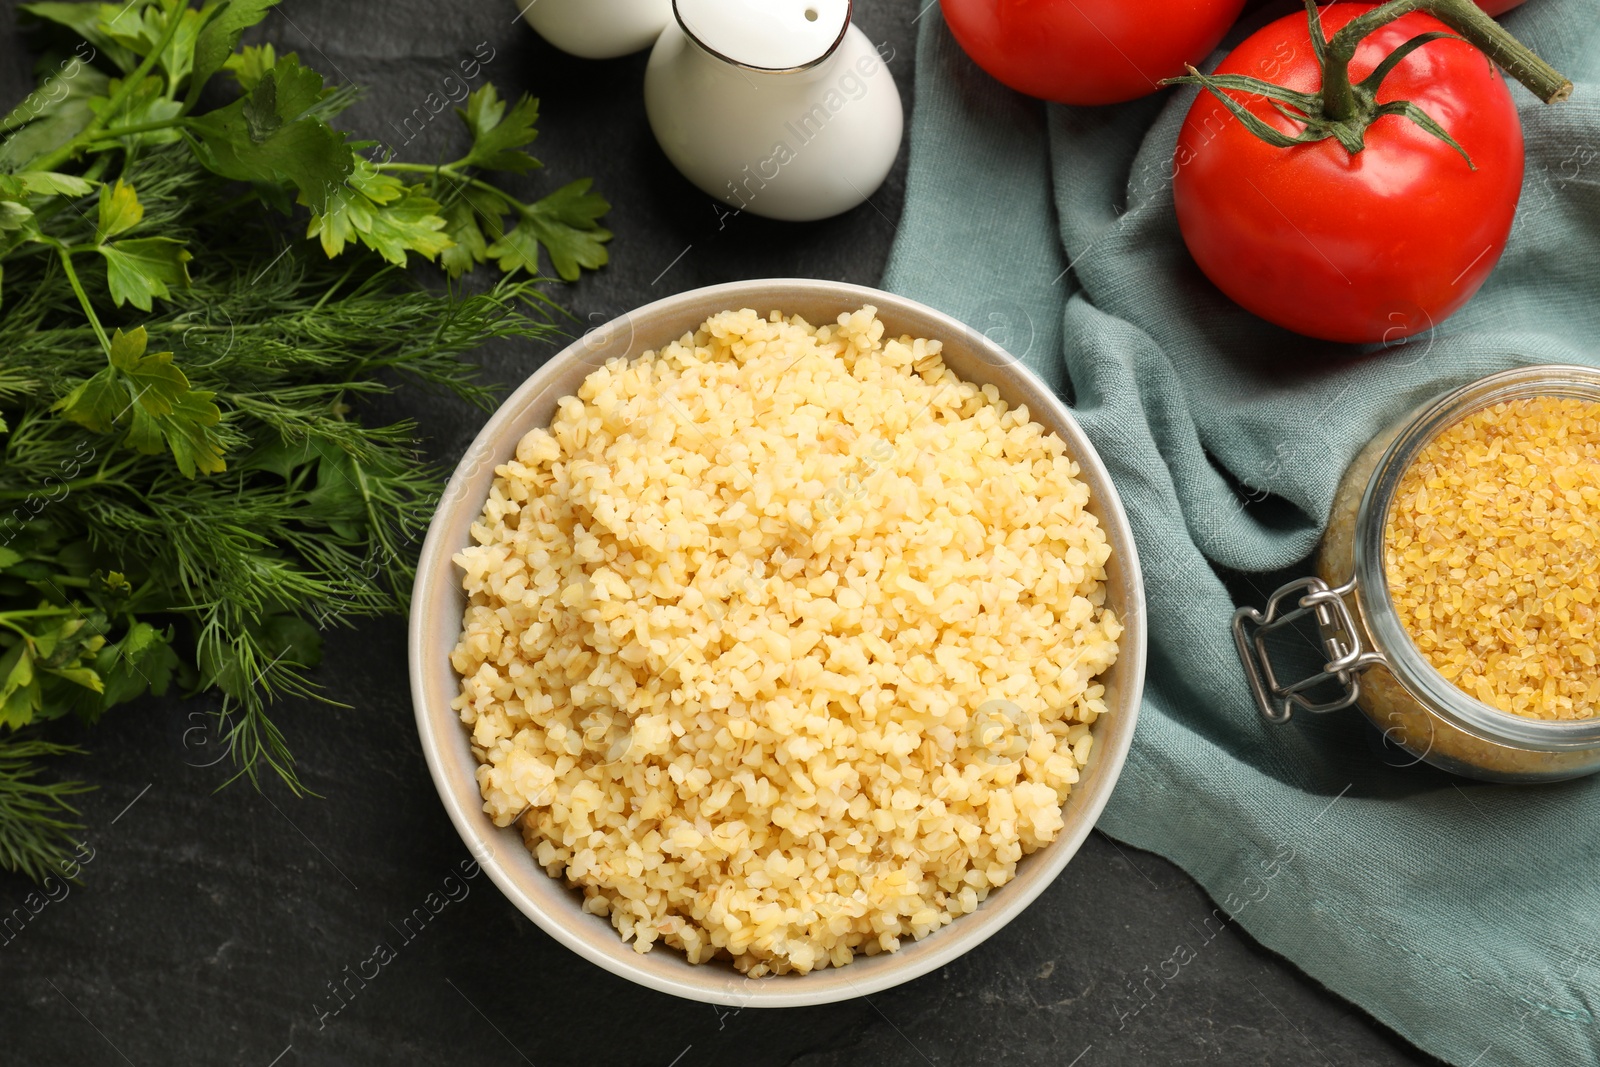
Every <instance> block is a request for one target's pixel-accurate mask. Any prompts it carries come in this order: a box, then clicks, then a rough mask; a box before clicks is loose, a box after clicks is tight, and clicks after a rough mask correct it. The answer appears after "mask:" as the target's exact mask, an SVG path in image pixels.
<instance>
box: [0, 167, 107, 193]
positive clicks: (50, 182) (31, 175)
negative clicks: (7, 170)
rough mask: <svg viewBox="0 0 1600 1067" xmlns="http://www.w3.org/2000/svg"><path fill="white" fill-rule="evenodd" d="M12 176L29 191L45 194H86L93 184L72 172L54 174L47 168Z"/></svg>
mask: <svg viewBox="0 0 1600 1067" xmlns="http://www.w3.org/2000/svg"><path fill="white" fill-rule="evenodd" d="M14 177H15V178H16V179H17V180H18V181H20V182H21V183H22V187H23V188H24V189H26V190H27V191H28V192H30V193H44V194H45V195H47V196H88V195H89V194H90V193H92V192H94V186H93V185H90V184H89V183H88V182H86V181H84V180H83V179H82V178H79V177H77V176H75V175H72V174H54V173H52V172H50V171H47V170H32V171H24V172H23V173H21V174H17V175H14Z"/></svg>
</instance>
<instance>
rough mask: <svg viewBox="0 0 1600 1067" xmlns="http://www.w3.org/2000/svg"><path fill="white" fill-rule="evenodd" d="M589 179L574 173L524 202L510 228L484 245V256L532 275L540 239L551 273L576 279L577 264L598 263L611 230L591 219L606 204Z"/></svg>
mask: <svg viewBox="0 0 1600 1067" xmlns="http://www.w3.org/2000/svg"><path fill="white" fill-rule="evenodd" d="M592 184H593V182H592V181H590V179H588V178H579V179H578V180H577V181H575V182H571V183H569V184H567V185H563V186H562V187H561V188H559V189H557V190H556V191H555V192H553V193H551V194H550V195H549V196H547V197H545V198H544V199H542V200H536V201H534V202H533V203H532V204H530V205H528V207H527V208H526V209H524V210H525V214H524V215H523V216H522V218H521V220H519V221H518V222H517V225H516V228H515V229H513V230H512V231H511V232H510V233H508V234H506V235H505V236H503V237H502V238H501V239H500V240H498V241H496V242H495V243H494V244H492V245H490V246H489V255H490V257H491V258H493V259H494V260H495V262H496V263H498V264H499V265H500V269H501V270H503V271H505V272H506V273H508V274H509V273H511V272H512V271H516V270H526V271H527V272H528V273H529V274H535V275H536V274H538V273H539V246H540V245H543V246H544V248H545V250H546V251H547V252H549V254H550V262H551V264H552V265H553V266H554V267H555V270H556V273H557V274H559V275H560V276H561V277H562V278H564V279H565V280H567V281H569V282H570V281H575V280H577V277H578V274H579V273H580V268H582V267H587V268H589V269H590V270H593V269H595V268H597V267H602V266H604V265H605V263H606V260H607V258H608V257H607V255H606V248H605V242H607V241H609V240H611V231H610V230H607V229H604V228H602V227H601V226H600V225H598V224H597V223H596V222H595V220H596V219H598V218H599V217H600V216H601V215H604V214H605V213H606V212H607V211H609V210H611V205H610V204H608V203H607V202H606V198H605V197H603V196H601V195H600V194H599V193H591V192H589V186H590V185H592Z"/></svg>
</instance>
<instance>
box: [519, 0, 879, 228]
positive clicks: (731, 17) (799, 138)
mask: <svg viewBox="0 0 1600 1067" xmlns="http://www.w3.org/2000/svg"><path fill="white" fill-rule="evenodd" d="M540 2H541V3H543V2H545V0H540ZM672 9H673V13H674V15H675V16H676V24H669V25H668V26H667V28H666V29H665V30H663V31H662V33H661V36H660V37H659V38H658V39H657V41H656V46H655V49H654V51H652V52H651V53H650V63H649V66H648V67H647V68H646V70H645V79H644V101H645V110H646V112H647V113H648V114H649V117H650V128H651V129H652V130H654V131H655V135H656V140H657V141H659V142H660V143H661V147H662V149H663V150H664V151H665V152H666V154H667V158H668V159H670V160H672V162H673V164H674V165H675V166H676V167H677V168H678V169H679V170H680V171H682V172H683V174H684V176H685V177H687V178H688V179H689V180H690V181H691V182H693V183H694V184H695V185H697V186H699V187H700V188H701V189H703V190H704V191H705V192H707V193H709V194H710V195H712V196H714V197H716V198H717V199H719V200H721V201H723V202H724V203H726V204H728V205H730V206H731V207H733V208H735V209H738V210H741V211H749V212H750V213H752V214H755V215H765V216H767V217H768V218H774V219H787V220H791V221H804V220H809V219H821V218H827V217H828V216H830V215H837V214H839V213H840V212H841V211H848V210H849V209H850V208H853V207H855V206H856V205H857V204H859V203H861V202H862V201H864V200H866V199H867V197H869V196H871V195H872V194H873V192H875V191H876V190H877V188H878V186H879V185H881V184H882V183H883V179H884V178H885V177H886V176H887V175H888V173H889V168H890V167H891V166H893V164H894V158H895V155H896V153H897V152H898V151H899V149H900V136H901V133H902V130H903V127H904V115H903V113H902V111H901V106H900V91H899V89H898V88H896V86H895V83H894V76H893V75H892V74H890V72H889V66H888V60H889V59H892V58H893V53H892V52H890V53H888V54H887V55H881V54H880V53H879V51H878V50H877V49H875V48H874V47H873V45H872V42H871V41H869V40H868V39H867V35H866V34H864V33H862V32H861V30H860V29H858V28H857V27H855V26H852V25H851V24H850V9H851V4H850V0H673V3H672Z"/></svg>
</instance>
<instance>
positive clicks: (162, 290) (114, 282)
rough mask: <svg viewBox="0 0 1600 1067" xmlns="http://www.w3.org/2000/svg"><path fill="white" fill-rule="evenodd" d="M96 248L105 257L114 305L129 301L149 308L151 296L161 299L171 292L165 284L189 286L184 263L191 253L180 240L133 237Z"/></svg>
mask: <svg viewBox="0 0 1600 1067" xmlns="http://www.w3.org/2000/svg"><path fill="white" fill-rule="evenodd" d="M98 251H99V253H100V254H101V255H102V256H104V257H105V261H106V282H107V284H109V285H110V287H111V301H112V303H114V304H116V305H117V306H118V307H121V306H122V305H123V304H124V303H129V304H132V305H133V306H134V307H136V308H138V309H139V310H140V311H149V310H150V308H151V306H152V305H151V299H152V298H153V297H157V296H159V297H161V298H162V299H163V300H165V299H167V298H168V297H170V296H171V295H172V291H171V289H170V288H169V286H173V285H176V286H178V287H179V288H182V289H187V288H188V287H189V268H188V266H187V264H188V262H189V260H190V259H191V258H192V257H191V256H190V255H189V252H188V250H187V249H185V248H184V247H183V243H182V242H181V241H174V240H173V239H172V238H170V237H135V238H131V239H128V240H123V241H117V242H114V243H113V244H108V245H101V246H100V247H99V249H98Z"/></svg>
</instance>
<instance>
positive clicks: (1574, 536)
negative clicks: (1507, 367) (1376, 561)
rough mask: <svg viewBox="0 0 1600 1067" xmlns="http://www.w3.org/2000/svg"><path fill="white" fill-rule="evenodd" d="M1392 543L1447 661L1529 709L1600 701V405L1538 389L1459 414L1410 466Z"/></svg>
mask: <svg viewBox="0 0 1600 1067" xmlns="http://www.w3.org/2000/svg"><path fill="white" fill-rule="evenodd" d="M1385 544H1386V546H1387V549H1386V556H1385V570H1386V574H1387V576H1388V582H1389V592H1390V595H1391V597H1392V598H1393V600H1394V605H1395V609H1396V610H1397V611H1398V612H1399V615H1400V620H1401V622H1402V623H1404V625H1405V628H1406V630H1407V632H1408V633H1410V635H1411V638H1412V640H1413V641H1414V642H1415V643H1416V646H1417V648H1418V650H1420V651H1421V652H1422V654H1423V656H1424V657H1425V658H1426V659H1427V660H1428V662H1429V663H1431V664H1432V665H1433V666H1434V667H1435V668H1436V669H1437V670H1438V671H1439V673H1441V674H1443V675H1444V676H1445V677H1446V678H1448V679H1450V680H1451V681H1452V682H1454V683H1455V684H1456V685H1457V686H1459V687H1460V688H1462V689H1463V690H1465V691H1466V692H1467V693H1469V694H1471V695H1472V696H1474V697H1476V698H1477V699H1478V700H1480V701H1482V702H1483V703H1485V704H1488V705H1490V706H1491V707H1495V708H1499V709H1500V710H1501V711H1507V712H1511V713H1513V714H1516V715H1524V716H1527V717H1529V718H1535V719H1582V718H1589V717H1591V716H1593V715H1595V714H1600V671H1597V670H1596V665H1595V612H1596V609H1597V608H1600V404H1597V403H1595V402H1593V401H1589V400H1580V399H1576V398H1571V397H1555V396H1543V397H1529V398H1526V399H1520V400H1512V401H1508V402H1505V403H1501V404H1496V405H1494V406H1492V407H1489V408H1486V409H1484V410H1482V411H1479V412H1477V413H1475V414H1473V415H1470V416H1468V417H1466V418H1465V419H1462V420H1461V421H1460V422H1457V423H1455V424H1453V425H1452V426H1450V427H1448V428H1447V429H1445V430H1444V431H1443V432H1441V433H1440V434H1439V435H1438V436H1437V437H1435V438H1434V439H1433V440H1432V441H1430V442H1429V443H1428V445H1427V447H1426V448H1425V449H1424V450H1423V451H1422V453H1421V454H1420V455H1419V456H1418V457H1417V459H1416V461H1415V462H1413V463H1412V465H1411V466H1410V467H1409V468H1408V469H1407V470H1406V472H1405V474H1404V475H1403V476H1402V478H1401V482H1400V487H1399V489H1398V491H1397V492H1396V494H1395V498H1394V503H1393V505H1392V506H1391V509H1390V512H1389V517H1388V525H1387V529H1386V532H1385Z"/></svg>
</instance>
